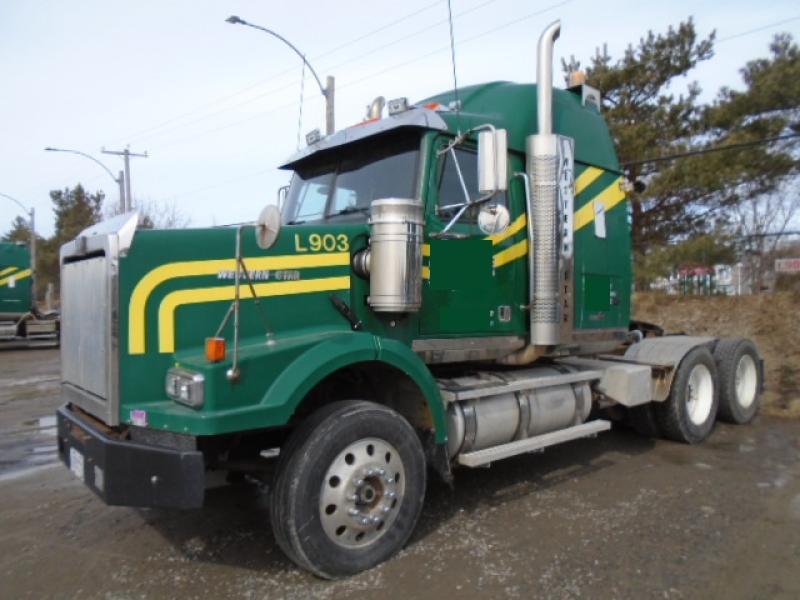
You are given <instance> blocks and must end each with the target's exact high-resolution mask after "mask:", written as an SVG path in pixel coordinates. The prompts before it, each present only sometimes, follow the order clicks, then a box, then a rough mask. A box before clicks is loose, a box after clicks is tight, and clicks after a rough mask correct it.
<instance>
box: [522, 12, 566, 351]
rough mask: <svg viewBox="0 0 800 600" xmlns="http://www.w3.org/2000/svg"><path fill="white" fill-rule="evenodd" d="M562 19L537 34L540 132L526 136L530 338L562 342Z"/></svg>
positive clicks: (548, 343) (552, 343) (537, 342)
mask: <svg viewBox="0 0 800 600" xmlns="http://www.w3.org/2000/svg"><path fill="white" fill-rule="evenodd" d="M560 32H561V21H555V22H554V23H551V24H550V25H548V27H547V28H546V29H545V30H544V31H543V32H542V35H541V37H539V48H538V64H537V69H536V108H537V112H536V117H537V124H538V132H537V133H536V134H534V135H530V136H528V139H527V141H526V162H527V164H526V170H527V172H528V176H529V177H530V179H531V183H532V188H533V189H532V192H533V194H532V195H533V198H532V202H533V206H531V207H528V208H529V210H531V211H532V213H531V214H532V215H533V232H532V233H533V240H529V243H528V252H529V255H530V254H532V256H529V259H530V263H529V264H530V265H532V266H533V272H532V273H530V274H529V276H530V278H531V282H532V284H531V286H530V290H531V293H530V295H531V297H530V298H529V300H530V306H531V310H530V315H531V317H530V319H531V323H530V335H531V340H530V343H531V344H532V345H535V346H555V345H557V344H559V342H560V326H561V311H560V305H561V302H560V298H559V256H560V242H559V239H560V235H559V233H560V232H559V227H560V223H559V206H558V199H559V195H558V172H559V168H558V167H559V165H558V136H556V135H554V134H553V45H554V44H555V41H556V40H557V39H558V36H559V33H560Z"/></svg>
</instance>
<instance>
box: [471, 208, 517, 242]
mask: <svg viewBox="0 0 800 600" xmlns="http://www.w3.org/2000/svg"><path fill="white" fill-rule="evenodd" d="M510 223H511V215H510V214H509V213H508V209H507V208H506V207H505V206H503V205H502V204H484V205H483V206H481V211H480V212H479V213H478V227H480V229H481V231H482V232H483V233H485V234H486V235H494V234H496V233H500V232H501V231H505V230H506V228H507V227H508V225H509V224H510Z"/></svg>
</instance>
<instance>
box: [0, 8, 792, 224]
mask: <svg viewBox="0 0 800 600" xmlns="http://www.w3.org/2000/svg"><path fill="white" fill-rule="evenodd" d="M452 8H453V15H454V21H453V27H454V36H455V43H456V66H457V74H458V82H459V85H470V84H474V83H480V82H483V81H493V80H511V81H518V82H533V81H534V79H535V58H536V56H535V54H536V41H537V39H538V36H539V33H540V32H541V30H542V29H543V28H544V27H545V26H546V25H547V24H548V23H550V22H551V21H553V20H555V19H557V18H560V19H561V22H562V28H561V37H560V39H559V40H558V42H557V43H556V48H555V56H556V63H555V73H556V74H557V75H558V77H557V78H556V82H557V84H558V85H561V77H560V73H561V69H560V60H561V58H562V57H565V58H569V57H570V56H572V55H574V56H575V57H576V58H578V59H579V60H582V62H583V63H584V64H586V63H587V62H588V60H589V58H590V57H591V56H592V55H593V54H594V52H595V50H596V48H598V47H602V46H603V45H604V44H605V45H607V48H608V51H609V53H610V54H611V55H612V56H614V57H618V56H620V55H621V53H622V52H623V51H624V49H625V48H626V47H627V45H628V44H629V43H636V42H637V41H638V40H639V38H640V37H641V36H642V35H644V34H645V33H646V32H647V31H648V30H649V29H652V30H654V31H656V32H661V31H666V29H667V27H669V26H670V25H677V24H678V23H679V22H680V21H681V20H684V19H686V18H688V17H689V16H692V17H693V18H694V21H695V24H696V27H697V30H698V33H699V34H700V35H702V36H705V35H707V34H709V33H710V32H711V31H712V30H716V32H717V39H718V40H719V43H718V44H717V45H716V52H715V56H714V58H712V59H711V60H709V61H707V62H705V63H703V64H702V65H701V66H699V67H698V68H697V69H695V71H693V72H692V73H691V74H690V76H689V78H688V79H687V80H686V81H685V82H680V83H679V84H678V86H677V88H676V91H678V92H679V91H680V88H681V86H685V84H686V83H688V82H689V81H698V82H699V83H700V85H701V88H702V89H703V97H702V98H703V99H705V100H711V99H713V98H714V96H715V95H716V92H717V90H718V89H719V88H720V87H721V86H729V87H732V88H734V89H736V88H741V87H742V81H741V77H740V75H739V69H740V68H741V67H742V66H743V65H744V64H745V63H746V62H747V61H748V60H751V59H753V58H755V57H759V56H766V55H767V53H768V45H769V42H770V40H771V39H772V36H773V35H774V34H775V33H777V32H782V31H786V32H789V33H791V34H793V35H794V36H795V38H796V39H797V38H800V5H798V4H797V3H796V2H790V1H783V0H770V1H769V2H752V1H749V2H745V1H739V0H726V1H725V2H721V1H711V2H698V1H697V0H694V1H685V0H671V1H669V2H665V1H664V0H660V1H650V0H640V1H635V0H607V1H606V2H603V3H597V2H590V1H589V0H543V1H537V2H533V1H531V0H527V1H523V0H452ZM230 15H238V16H240V17H241V18H243V19H245V20H247V21H249V22H252V23H255V24H258V25H262V26H264V27H268V28H270V29H273V30H275V31H277V32H278V33H280V34H281V35H282V36H284V37H286V38H287V39H289V40H290V41H291V42H292V43H293V44H294V45H295V46H297V47H298V48H300V49H301V51H302V52H303V53H305V55H306V56H307V58H308V60H309V62H310V63H311V64H312V66H313V67H314V69H315V70H316V71H317V72H318V73H319V75H320V77H321V78H323V82H324V78H325V76H327V75H333V76H335V77H336V97H335V101H336V125H337V128H343V127H346V126H349V125H352V124H354V123H357V122H359V121H360V120H362V119H363V118H364V114H365V107H366V105H367V104H369V103H370V101H371V100H372V99H373V98H374V97H376V96H378V95H382V96H385V97H386V98H387V99H391V98H397V97H401V96H406V97H408V98H409V99H410V100H412V101H415V100H419V99H421V98H424V97H427V96H430V95H433V94H435V93H437V92H441V91H444V90H447V89H451V88H452V65H451V62H450V49H449V29H448V24H447V2H446V0H438V1H436V2H433V1H431V0H407V1H406V2H386V1H372V2H365V1H364V0H358V1H356V0H337V1H335V2H331V1H328V2H324V1H321V0H300V1H295V2H284V1H278V0H272V1H266V0H260V1H257V0H229V1H223V0H191V1H190V0H137V1H136V2H130V1H125V0H72V1H69V2H67V1H65V0H0V82H1V83H0V85H2V87H0V140H1V142H0V193H3V194H7V195H10V196H12V197H14V198H16V199H17V200H19V201H20V202H22V203H23V204H24V205H26V206H29V207H34V208H35V210H36V215H37V223H36V224H37V231H38V232H39V233H40V234H41V235H44V236H49V235H51V234H52V232H53V225H54V223H53V212H52V204H51V201H50V198H49V192H50V190H54V189H63V188H66V187H72V186H74V185H76V184H77V183H81V184H83V185H84V187H86V188H87V189H88V190H89V191H91V192H94V191H98V190H102V191H104V192H105V193H106V196H107V200H106V203H117V202H118V191H117V185H116V183H114V181H113V179H112V177H110V176H109V175H108V174H107V173H106V172H105V171H103V170H102V169H101V167H99V166H98V165H96V164H94V163H93V162H92V161H90V160H88V159H86V158H84V157H81V156H77V155H73V154H65V153H54V152H45V151H44V150H43V149H44V148H45V147H47V146H52V147H60V148H68V149H74V150H79V151H81V152H85V153H88V154H91V155H92V156H94V157H95V158H97V159H98V160H100V161H101V162H102V163H104V164H105V165H106V166H107V167H108V168H109V169H110V170H111V171H112V172H114V173H116V172H118V171H119V170H120V169H122V159H121V158H119V157H117V156H113V155H107V154H102V153H101V150H102V149H103V148H105V149H107V150H121V149H123V148H124V147H126V146H127V145H129V146H130V149H131V151H132V152H137V153H143V152H147V154H148V157H147V158H134V159H132V160H131V171H132V176H131V183H132V187H133V197H134V203H151V204H156V205H160V206H162V207H164V206H170V205H172V206H174V207H175V208H176V209H177V211H179V212H180V213H181V214H182V215H184V216H186V217H188V218H189V219H190V220H191V226H197V227H202V226H208V225H222V224H228V223H237V222H242V221H252V220H254V219H255V218H256V217H257V215H258V214H259V212H260V211H261V209H262V208H263V207H264V205H266V204H269V203H274V202H275V198H276V191H277V189H278V188H279V187H280V186H281V185H284V184H286V183H287V182H288V178H289V175H288V174H287V173H286V172H285V171H280V170H278V169H277V167H278V166H279V165H280V164H281V163H282V162H283V161H284V160H285V159H286V158H288V157H289V156H290V155H291V154H292V153H293V152H294V151H295V150H296V149H297V147H298V131H300V133H301V136H300V139H301V140H303V139H304V137H305V134H306V133H307V132H308V131H310V130H312V129H314V128H320V129H322V130H324V102H323V99H322V96H321V94H320V92H319V88H318V87H317V86H316V83H315V82H314V80H313V79H312V78H311V77H310V75H309V73H308V72H306V77H307V79H306V80H305V82H304V85H303V98H304V102H303V103H302V115H301V110H300V109H301V104H300V96H301V64H302V63H301V61H300V59H299V57H298V56H297V55H295V54H294V53H293V52H292V51H291V50H290V49H289V48H288V47H287V46H285V45H283V44H282V43H281V42H280V41H278V40H277V39H275V38H273V37H271V36H269V35H267V34H265V33H263V32H260V31H256V30H254V29H250V28H247V27H243V26H241V25H231V24H229V23H226V22H225V19H226V18H227V17H228V16H230ZM779 22H783V23H782V24H780V25H776V23H779ZM298 125H300V127H299V128H298ZM20 212H21V211H20V210H19V209H18V208H17V206H16V205H14V204H13V203H11V202H10V201H8V200H6V199H5V198H2V197H0V232H4V231H6V230H8V228H9V227H10V225H11V222H12V221H13V219H14V218H15V217H16V216H17V215H18V214H20Z"/></svg>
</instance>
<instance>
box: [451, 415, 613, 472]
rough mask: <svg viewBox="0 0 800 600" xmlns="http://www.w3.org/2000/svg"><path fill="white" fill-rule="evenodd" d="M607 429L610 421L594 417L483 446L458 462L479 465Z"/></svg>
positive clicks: (464, 455) (468, 453) (472, 465)
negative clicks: (505, 442)
mask: <svg viewBox="0 0 800 600" xmlns="http://www.w3.org/2000/svg"><path fill="white" fill-rule="evenodd" d="M609 429H611V422H610V421H606V420H604V419H596V420H594V421H589V422H587V423H581V424H580V425H575V426H573V427H567V428H566V429H559V430H558V431H551V432H550V433H543V434H542V435H537V436H534V437H531V438H526V439H524V440H516V441H514V442H509V443H508V444H501V445H500V446H492V447H491V448H484V449H483V450H476V451H474V452H467V453H465V454H459V455H458V462H459V464H462V465H464V466H465V467H480V466H482V465H488V464H490V463H493V462H495V461H497V460H502V459H504V458H510V457H512V456H516V455H518V454H525V453H526V452H534V451H536V450H542V449H543V448H547V447H548V446H555V445H556V444H561V443H563V442H569V441H570V440H577V439H580V438H584V437H590V436H595V435H597V434H598V433H600V432H601V431H608V430H609Z"/></svg>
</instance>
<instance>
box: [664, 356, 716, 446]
mask: <svg viewBox="0 0 800 600" xmlns="http://www.w3.org/2000/svg"><path fill="white" fill-rule="evenodd" d="M718 405H719V390H718V387H717V365H716V363H715V362H714V357H713V356H711V352H710V351H709V350H708V348H706V347H704V346H700V347H697V348H694V349H693V350H691V351H690V352H689V353H688V354H687V355H686V356H684V357H683V360H682V361H681V363H680V364H679V365H678V370H677V372H676V373H675V377H674V378H673V380H672V389H671V390H670V393H669V397H668V398H667V399H666V400H665V401H664V402H660V403H658V404H656V405H654V408H655V411H656V415H657V417H658V424H659V427H660V429H661V431H662V433H663V434H664V436H665V437H667V438H668V439H671V440H675V441H676V442H684V443H686V444H697V443H699V442H702V441H703V440H704V439H706V438H707V437H708V435H709V434H710V433H711V430H712V429H713V428H714V421H715V419H716V416H717V407H718Z"/></svg>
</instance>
